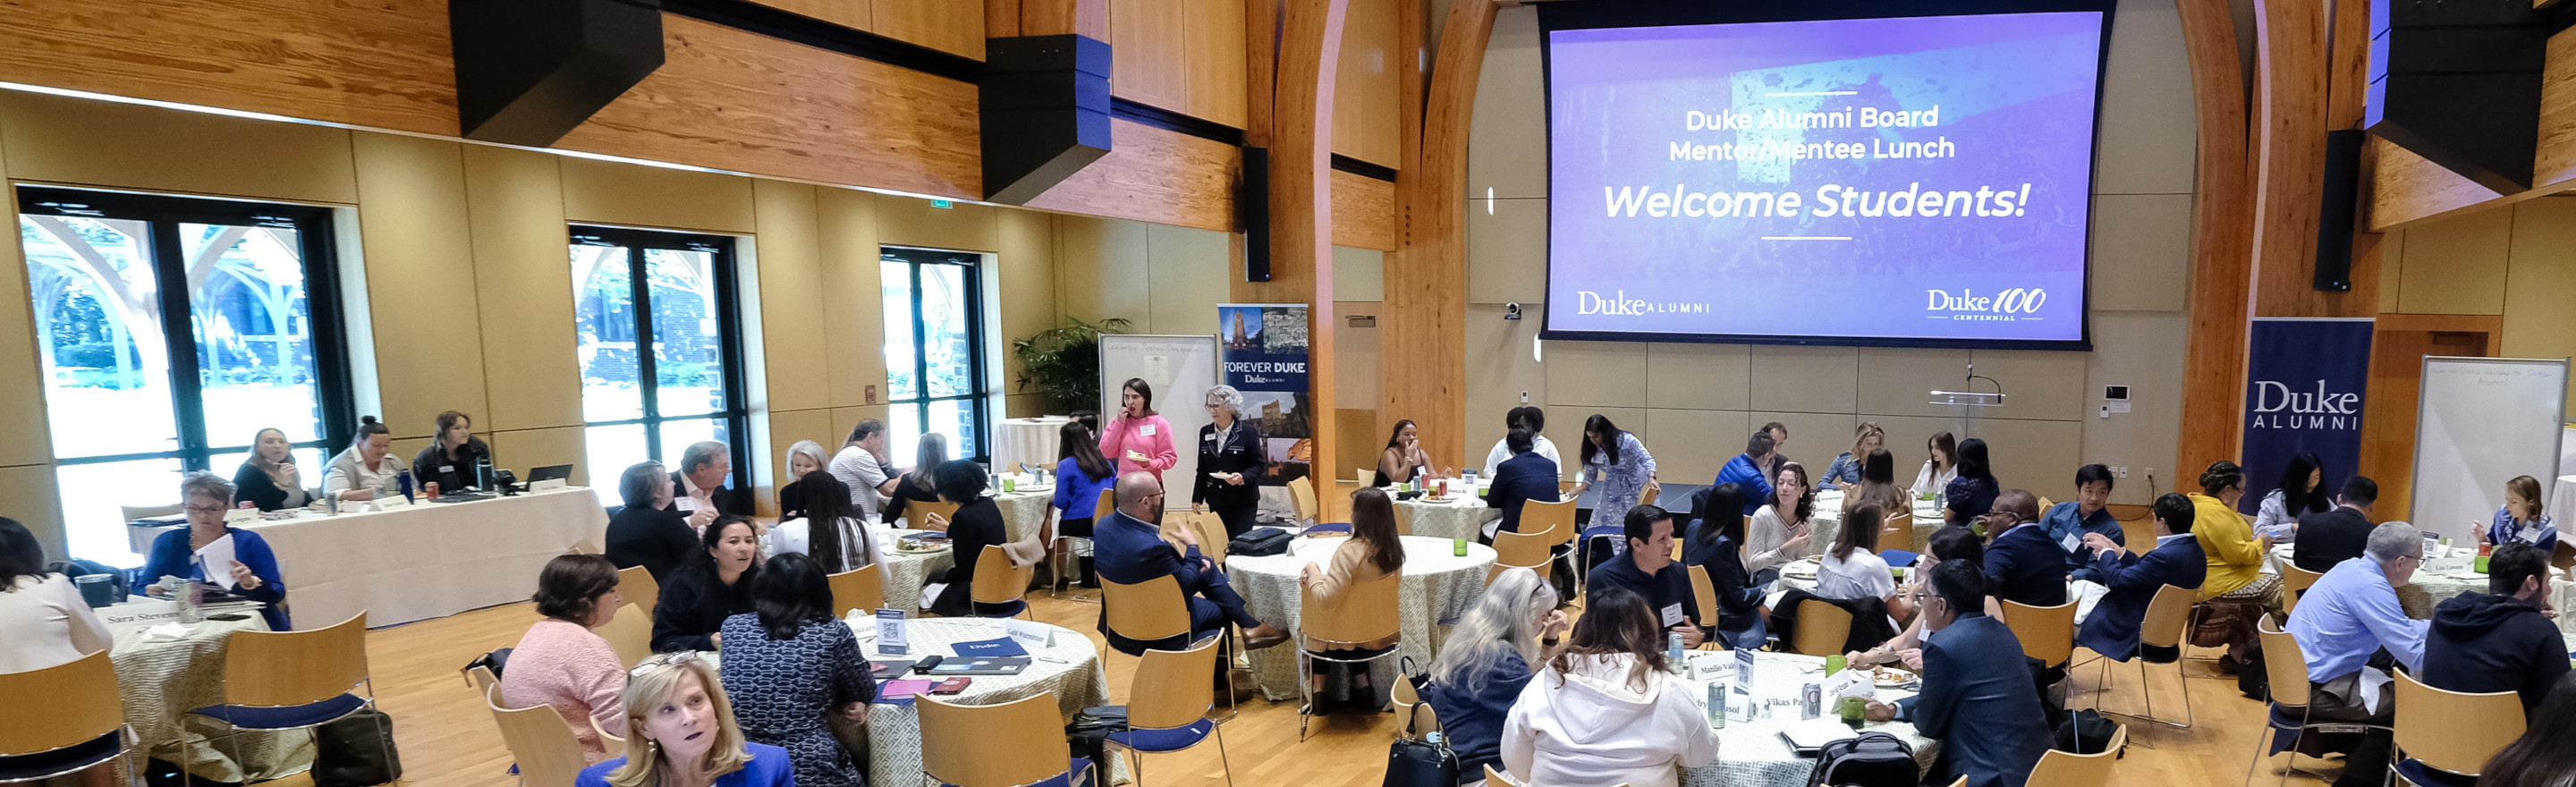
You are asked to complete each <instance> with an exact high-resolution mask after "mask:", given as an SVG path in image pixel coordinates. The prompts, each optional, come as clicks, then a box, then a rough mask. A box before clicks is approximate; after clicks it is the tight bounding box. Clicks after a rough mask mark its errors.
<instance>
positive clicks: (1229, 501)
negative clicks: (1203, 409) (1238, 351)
mask: <svg viewBox="0 0 2576 787" xmlns="http://www.w3.org/2000/svg"><path fill="white" fill-rule="evenodd" d="M1207 409H1208V425H1206V426H1202V427H1199V477H1198V478H1197V479H1195V480H1194V481H1193V483H1191V484H1190V503H1191V504H1192V505H1194V506H1196V507H1197V508H1198V510H1200V511H1215V512H1216V516H1217V518H1218V519H1223V520H1225V534H1226V537H1228V538H1232V537H1234V536H1240V535H1243V534H1244V532H1245V531H1249V530H1251V529H1252V524H1253V521H1254V516H1255V515H1256V514H1257V513H1259V512H1260V510H1261V476H1262V471H1263V469H1264V468H1266V467H1267V466H1268V460H1267V458H1266V457H1265V456H1264V455H1263V453H1262V447H1261V430H1260V429H1257V428H1254V427H1253V425H1252V423H1251V422H1249V421H1245V420H1243V392H1241V391H1237V390H1235V389H1234V386H1231V385H1220V386H1217V387H1214V388H1210V389H1208V392H1207Z"/></svg>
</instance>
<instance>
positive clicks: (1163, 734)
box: [1109, 719, 1216, 752]
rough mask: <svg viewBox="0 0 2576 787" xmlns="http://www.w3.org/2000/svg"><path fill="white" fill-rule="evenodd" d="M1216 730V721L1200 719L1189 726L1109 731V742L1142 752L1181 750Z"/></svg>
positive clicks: (1204, 738)
mask: <svg viewBox="0 0 2576 787" xmlns="http://www.w3.org/2000/svg"><path fill="white" fill-rule="evenodd" d="M1215 730H1216V722H1215V721H1212V720H1209V719H1200V720H1198V723H1196V724H1192V725H1189V726H1187V727H1173V728H1171V729H1166V730H1138V729H1129V730H1126V731H1123V732H1113V733H1109V742H1110V743H1115V744H1118V745H1120V746H1125V747H1127V748H1130V749H1135V750H1137V751H1142V752H1167V751H1180V750H1182V749H1187V748H1189V747H1192V746H1196V745H1199V741H1203V740H1207V737H1208V733H1210V732H1213V731H1215Z"/></svg>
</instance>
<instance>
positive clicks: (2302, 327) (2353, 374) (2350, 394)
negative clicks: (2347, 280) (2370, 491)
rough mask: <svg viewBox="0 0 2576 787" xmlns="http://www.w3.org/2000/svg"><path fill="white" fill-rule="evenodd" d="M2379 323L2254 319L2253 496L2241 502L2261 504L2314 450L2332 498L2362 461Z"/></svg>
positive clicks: (2249, 371) (2250, 351)
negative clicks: (2296, 460)
mask: <svg viewBox="0 0 2576 787" xmlns="http://www.w3.org/2000/svg"><path fill="white" fill-rule="evenodd" d="M2373 324H2374V323H2373V322H2372V321H2371V320H2369V319H2366V318H2365V319H2340V318H2256V319H2254V320H2253V324H2252V325H2251V326H2249V333H2248V335H2247V339H2248V342H2247V345H2248V346H2247V352H2246V357H2245V453H2244V457H2245V458H2244V460H2243V464H2244V465H2245V499H2244V500H2243V501H2241V502H2239V503H2238V504H2237V508H2239V509H2241V510H2244V511H2247V512H2252V511H2255V510H2256V509H2257V508H2258V507H2259V506H2261V505H2262V502H2263V496H2264V495H2266V494H2269V493H2271V491H2272V489H2273V488H2274V487H2277V486H2279V485H2280V481H2281V471H2282V468H2284V467H2286V466H2288V465H2289V463H2290V457H2293V456H2297V455H2299V454H2302V453H2314V454H2316V455H2317V458H2318V459H2320V460H2323V464H2324V471H2325V472H2324V474H2323V475H2324V479H2323V481H2322V483H2323V484H2325V490H2326V496H2327V497H2328V498H2332V497H2333V496H2334V495H2335V493H2337V492H2339V491H2342V489H2343V482H2344V479H2347V478H2351V477H2352V475H2353V473H2354V472H2355V471H2356V470H2357V469H2358V468H2359V467H2360V465H2361V418H2362V412H2361V410H2362V402H2363V401H2364V399H2365V396H2366V394H2367V391H2366V390H2364V389H2365V387H2366V386H2367V384H2368V382H2369V379H2370V377H2369V376H2370V333H2371V329H2372V326H2373ZM2191 471H2192V472H2193V473H2194V474H2196V473H2197V469H2191ZM2179 477H2182V478H2191V477H2193V476H2192V475H2182V476H2179Z"/></svg>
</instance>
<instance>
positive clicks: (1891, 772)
mask: <svg viewBox="0 0 2576 787" xmlns="http://www.w3.org/2000/svg"><path fill="white" fill-rule="evenodd" d="M1922 774H1923V771H1922V769H1921V768H1920V767H1919V766H1917V765H1916V764H1915V763H1914V747H1912V746H1907V745H1905V741H1904V740H1902V739H1899V738H1897V737H1896V736H1894V735H1889V734H1887V733H1884V732H1864V733H1861V734H1860V735H1859V736H1858V737H1853V738H1845V739H1842V740H1838V741H1834V742H1832V743H1828V744H1825V746H1824V748H1821V749H1817V750H1816V770H1815V771H1814V772H1812V773H1810V774H1808V776H1807V787H1827V786H1828V785H1830V787H1914V785H1916V784H1918V783H1921V782H1922V781H1923V776H1922Z"/></svg>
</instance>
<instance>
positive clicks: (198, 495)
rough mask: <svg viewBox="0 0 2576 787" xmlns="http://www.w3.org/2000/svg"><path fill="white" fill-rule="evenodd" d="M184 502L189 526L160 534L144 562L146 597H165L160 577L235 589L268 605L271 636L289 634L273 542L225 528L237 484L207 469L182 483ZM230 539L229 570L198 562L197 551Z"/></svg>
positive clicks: (266, 613)
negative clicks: (224, 538) (279, 633)
mask: <svg viewBox="0 0 2576 787" xmlns="http://www.w3.org/2000/svg"><path fill="white" fill-rule="evenodd" d="M179 499H180V500H183V501H186V504H187V507H188V527H187V528H186V529H183V530H173V531H170V532H167V533H163V534H161V537H160V538H156V539H153V540H152V555H151V557H150V559H148V560H146V561H144V563H143V581H144V582H145V583H147V586H146V587H145V588H144V591H145V592H146V593H150V594H152V595H156V596H157V595H162V594H164V593H165V592H166V591H164V590H163V589H162V587H161V585H160V582H161V578H162V577H165V576H168V577H179V578H182V579H196V580H206V581H211V582H214V583H215V584H216V585H217V586H221V585H224V584H226V582H225V581H226V580H229V581H230V584H231V585H232V592H233V593H234V594H235V595H239V596H241V597H243V598H247V599H250V600H252V601H257V602H260V603H262V604H266V605H268V606H266V607H263V608H261V609H260V611H259V614H260V616H261V617H264V618H267V619H268V628H269V630H271V631H286V630H287V629H288V628H289V625H288V624H289V621H288V620H287V618H286V610H285V609H284V608H283V607H281V606H280V605H282V604H285V603H286V582H285V580H284V578H282V577H280V576H278V572H277V553H275V552H271V551H269V549H268V541H267V540H266V539H263V538H260V537H259V534H258V533H253V532H251V531H248V530H243V529H240V528H235V527H231V526H228V525H225V524H224V514H225V513H226V512H229V511H231V510H233V485H232V482H229V481H225V480H224V477H223V476H219V475H215V474H213V473H209V472H205V471H203V470H200V471H197V472H194V473H189V474H188V476H187V477H186V478H183V479H180V481H179ZM225 536H231V537H232V539H233V558H232V560H230V561H227V562H228V563H230V565H222V566H207V565H205V564H204V562H203V561H200V560H198V559H197V550H201V549H205V548H206V547H207V546H209V545H211V544H213V543H215V541H216V540H218V539H221V538H223V537H225Z"/></svg>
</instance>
